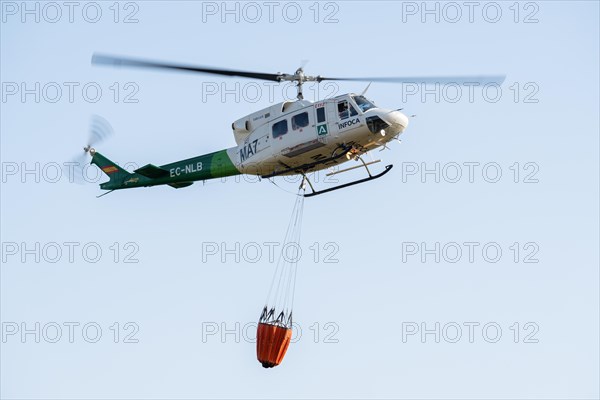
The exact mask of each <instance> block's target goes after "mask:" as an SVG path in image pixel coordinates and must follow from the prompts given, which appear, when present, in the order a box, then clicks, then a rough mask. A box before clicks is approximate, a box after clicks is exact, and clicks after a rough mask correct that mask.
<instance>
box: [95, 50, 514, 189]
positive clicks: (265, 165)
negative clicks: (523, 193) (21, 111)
mask: <svg viewBox="0 0 600 400" xmlns="http://www.w3.org/2000/svg"><path fill="white" fill-rule="evenodd" d="M92 65H104V66H113V67H133V68H146V69H162V70H170V71H180V72H191V73H200V74H212V75H220V76H226V77H241V78H251V79H258V80H267V81H274V82H294V83H295V84H296V88H297V97H296V99H295V100H288V101H283V102H280V103H277V104H273V105H271V106H269V107H267V108H264V109H262V110H259V111H256V112H253V113H251V114H249V115H246V116H244V117H242V118H239V119H237V120H235V121H234V122H233V123H232V124H231V130H232V133H233V137H234V139H235V143H236V145H235V146H233V147H230V148H227V149H223V150H219V151H216V152H212V153H208V154H204V155H200V156H197V157H193V158H188V159H185V160H180V161H176V162H173V163H169V164H165V165H161V166H156V165H154V164H147V165H145V166H143V167H141V168H138V169H136V170H134V171H133V172H129V171H127V170H125V169H123V168H121V167H120V166H118V165H117V164H116V163H114V162H113V161H111V160H109V159H108V158H107V157H105V156H103V155H102V154H101V153H99V152H98V151H96V150H95V149H94V148H93V147H92V142H89V144H88V145H87V146H85V147H84V149H83V150H84V153H85V154H89V155H90V156H91V157H92V158H91V163H92V164H95V165H97V166H98V167H99V168H100V170H101V171H102V172H103V173H104V174H106V175H107V176H108V178H109V180H108V181H107V182H104V183H101V184H100V188H101V189H103V190H108V192H106V193H104V194H103V195H105V194H108V193H110V192H112V191H114V190H121V189H130V188H138V187H148V186H157V185H169V186H171V187H173V188H176V189H179V188H184V187H187V186H190V185H192V184H193V183H194V182H196V181H205V180H209V179H215V178H223V177H228V176H233V175H239V174H249V175H257V176H259V177H260V178H263V179H270V178H273V177H276V176H282V175H301V176H302V177H303V179H302V183H301V188H302V189H304V188H305V187H306V184H308V185H309V186H310V189H311V191H310V192H308V193H306V192H304V194H303V196H305V197H311V196H316V195H320V194H324V193H327V192H331V191H334V190H338V189H342V188H345V187H348V186H352V185H357V184H360V183H364V182H368V181H371V180H373V179H378V178H381V177H382V176H384V175H385V174H387V173H388V172H389V171H390V170H391V169H392V167H393V165H392V164H389V165H386V166H385V167H384V169H383V170H382V171H381V172H379V173H375V174H373V173H371V170H370V169H369V166H370V165H372V164H375V163H378V162H380V161H381V160H373V161H368V162H366V161H364V159H363V157H362V156H363V155H364V154H366V153H367V152H370V151H372V150H375V149H384V148H387V144H388V143H389V142H390V141H393V140H399V136H400V135H401V134H402V133H404V131H405V130H406V129H407V127H408V125H409V117H408V116H407V115H405V114H404V113H403V112H402V109H387V108H382V107H378V106H376V105H375V103H374V102H373V101H371V100H369V99H367V98H366V97H365V92H366V90H367V89H368V87H369V86H367V89H365V90H364V91H363V92H362V93H360V94H356V93H347V94H342V95H339V96H336V97H333V98H327V99H324V100H318V101H315V102H312V101H309V100H306V99H304V96H303V93H302V86H303V84H304V83H306V82H317V83H320V82H322V81H363V82H391V83H402V82H419V83H424V84H428V83H437V84H440V83H453V84H464V83H467V82H468V83H478V84H486V83H497V84H502V82H503V81H504V76H445V77H363V78H335V77H323V76H320V75H318V76H311V75H306V74H305V73H304V70H303V67H300V68H298V69H297V70H296V72H295V73H293V74H285V73H262V72H250V71H242V70H231V69H221V68H213V67H205V66H193V65H184V64H176V63H168V62H162V61H151V60H144V59H136V58H129V57H119V56H112V55H103V54H94V55H93V56H92ZM369 85H370V83H369ZM96 136H97V137H98V136H99V137H102V135H96ZM349 161H355V162H357V164H356V165H353V166H351V167H348V168H345V169H339V170H336V171H334V172H331V173H329V174H328V175H334V174H339V173H344V172H348V171H351V170H354V169H357V168H364V169H365V171H366V174H367V175H366V177H364V178H362V179H358V180H354V181H351V182H349V183H344V184H341V185H338V186H335V187H331V188H327V189H323V190H315V188H314V186H313V184H312V183H311V182H310V180H309V179H308V176H307V174H309V173H312V172H315V171H319V170H322V169H326V168H331V167H336V166H338V165H340V164H343V163H346V162H349Z"/></svg>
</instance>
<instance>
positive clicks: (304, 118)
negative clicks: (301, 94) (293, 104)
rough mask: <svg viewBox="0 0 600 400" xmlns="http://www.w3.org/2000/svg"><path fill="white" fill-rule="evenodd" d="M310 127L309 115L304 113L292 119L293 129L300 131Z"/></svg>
mask: <svg viewBox="0 0 600 400" xmlns="http://www.w3.org/2000/svg"><path fill="white" fill-rule="evenodd" d="M305 126H308V113H307V112H303V113H300V114H298V115H294V116H293V117H292V129H293V130H296V129H300V128H304V127H305Z"/></svg>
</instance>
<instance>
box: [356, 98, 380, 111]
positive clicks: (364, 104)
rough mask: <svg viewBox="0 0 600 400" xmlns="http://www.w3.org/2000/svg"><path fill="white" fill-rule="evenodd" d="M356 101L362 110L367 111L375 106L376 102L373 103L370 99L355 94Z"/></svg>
mask: <svg viewBox="0 0 600 400" xmlns="http://www.w3.org/2000/svg"><path fill="white" fill-rule="evenodd" d="M353 98H354V101H355V102H356V105H357V106H358V108H360V111H362V112H365V111H367V110H370V109H371V108H375V107H376V106H375V104H373V103H371V102H370V101H369V100H367V99H366V98H365V97H364V96H354V97H353Z"/></svg>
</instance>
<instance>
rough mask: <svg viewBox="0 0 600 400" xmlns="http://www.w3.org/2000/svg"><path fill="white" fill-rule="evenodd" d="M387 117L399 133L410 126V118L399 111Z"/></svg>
mask: <svg viewBox="0 0 600 400" xmlns="http://www.w3.org/2000/svg"><path fill="white" fill-rule="evenodd" d="M386 117H387V118H386V119H387V121H388V122H389V123H390V124H392V126H393V127H394V128H395V129H398V131H399V132H398V133H402V132H404V130H405V129H406V127H407V126H408V117H407V116H406V115H404V114H403V113H401V112H400V111H398V110H395V111H391V112H390V113H389V114H388V115H387V116H386Z"/></svg>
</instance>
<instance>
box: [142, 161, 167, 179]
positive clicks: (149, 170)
mask: <svg viewBox="0 0 600 400" xmlns="http://www.w3.org/2000/svg"><path fill="white" fill-rule="evenodd" d="M134 172H136V173H138V174H140V175H144V176H145V177H147V178H151V179H156V178H166V177H168V176H169V171H167V170H166V169H162V168H160V167H157V166H156V165H152V164H148V165H144V166H143V167H142V168H138V169H136V170H135V171H134Z"/></svg>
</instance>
